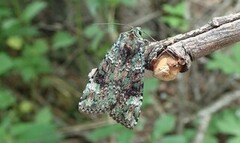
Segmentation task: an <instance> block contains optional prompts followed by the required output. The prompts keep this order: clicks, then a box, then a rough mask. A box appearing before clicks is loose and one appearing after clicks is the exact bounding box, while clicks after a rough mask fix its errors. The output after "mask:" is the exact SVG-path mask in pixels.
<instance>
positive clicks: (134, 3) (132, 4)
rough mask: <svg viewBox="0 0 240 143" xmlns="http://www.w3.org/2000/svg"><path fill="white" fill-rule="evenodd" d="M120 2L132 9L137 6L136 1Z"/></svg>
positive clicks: (126, 0)
mask: <svg viewBox="0 0 240 143" xmlns="http://www.w3.org/2000/svg"><path fill="white" fill-rule="evenodd" d="M120 2H121V3H122V4H124V5H126V6H129V7H133V6H135V5H136V4H137V0H120Z"/></svg>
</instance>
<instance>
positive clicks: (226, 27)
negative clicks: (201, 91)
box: [145, 13, 240, 79]
mask: <svg viewBox="0 0 240 143" xmlns="http://www.w3.org/2000/svg"><path fill="white" fill-rule="evenodd" d="M238 41H240V13H236V14H231V15H227V16H223V17H215V18H213V19H212V20H211V21H210V22H209V23H208V24H206V25H204V26H202V27H200V28H198V29H196V30H192V31H190V32H187V33H184V34H179V35H176V36H174V37H170V38H167V39H164V40H161V41H157V42H149V43H148V45H147V48H146V52H145V62H146V69H149V70H153V71H154V73H157V74H160V76H158V75H155V76H157V77H160V79H161V76H162V74H164V75H166V66H168V67H169V68H167V69H168V71H167V72H170V71H171V67H179V72H185V71H187V70H188V69H189V67H190V66H191V62H192V61H193V60H195V59H198V58H200V57H203V56H205V55H208V54H210V53H212V52H213V51H216V50H218V49H221V48H224V47H225V46H226V45H229V44H233V43H235V42H238ZM164 54H165V56H166V54H167V55H169V58H170V57H171V58H172V57H174V58H175V61H176V63H174V64H172V61H171V63H169V62H166V64H165V65H164V66H165V67H164V68H161V67H159V66H156V65H158V63H159V62H160V61H159V60H158V59H159V58H160V57H161V56H162V55H164ZM161 64H162V63H161ZM163 69H164V70H163ZM171 79H172V78H171Z"/></svg>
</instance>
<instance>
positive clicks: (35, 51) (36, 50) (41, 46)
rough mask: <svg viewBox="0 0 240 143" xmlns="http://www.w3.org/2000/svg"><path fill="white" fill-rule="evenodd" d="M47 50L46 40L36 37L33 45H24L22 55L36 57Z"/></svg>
mask: <svg viewBox="0 0 240 143" xmlns="http://www.w3.org/2000/svg"><path fill="white" fill-rule="evenodd" d="M47 51H48V45H47V42H46V41H45V40H44V39H36V40H35V41H34V43H33V45H29V46H26V48H25V50H24V56H30V57H36V56H41V55H43V54H45V53H47Z"/></svg>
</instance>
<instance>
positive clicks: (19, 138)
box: [11, 122, 61, 143]
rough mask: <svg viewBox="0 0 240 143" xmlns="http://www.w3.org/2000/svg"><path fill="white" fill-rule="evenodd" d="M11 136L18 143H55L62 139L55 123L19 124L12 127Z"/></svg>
mask: <svg viewBox="0 0 240 143" xmlns="http://www.w3.org/2000/svg"><path fill="white" fill-rule="evenodd" d="M11 134H12V135H13V136H14V139H15V140H16V141H15V142H16V143H30V142H32V143H33V142H39V143H41V142H44V143H54V142H58V141H59V140H60V137H61V134H60V133H59V132H58V131H57V128H56V125H55V124H54V123H49V124H40V123H35V122H30V123H19V124H16V125H14V126H13V127H12V131H11Z"/></svg>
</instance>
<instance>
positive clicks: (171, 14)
mask: <svg viewBox="0 0 240 143" xmlns="http://www.w3.org/2000/svg"><path fill="white" fill-rule="evenodd" d="M163 11H164V12H165V13H166V14H167V15H163V16H161V21H163V22H165V23H166V24H168V25H169V26H170V27H171V28H175V29H179V30H187V29H188V24H187V22H186V20H185V19H184V17H185V11H186V3H185V2H184V1H182V2H179V3H178V4H177V5H169V4H165V5H163Z"/></svg>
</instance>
